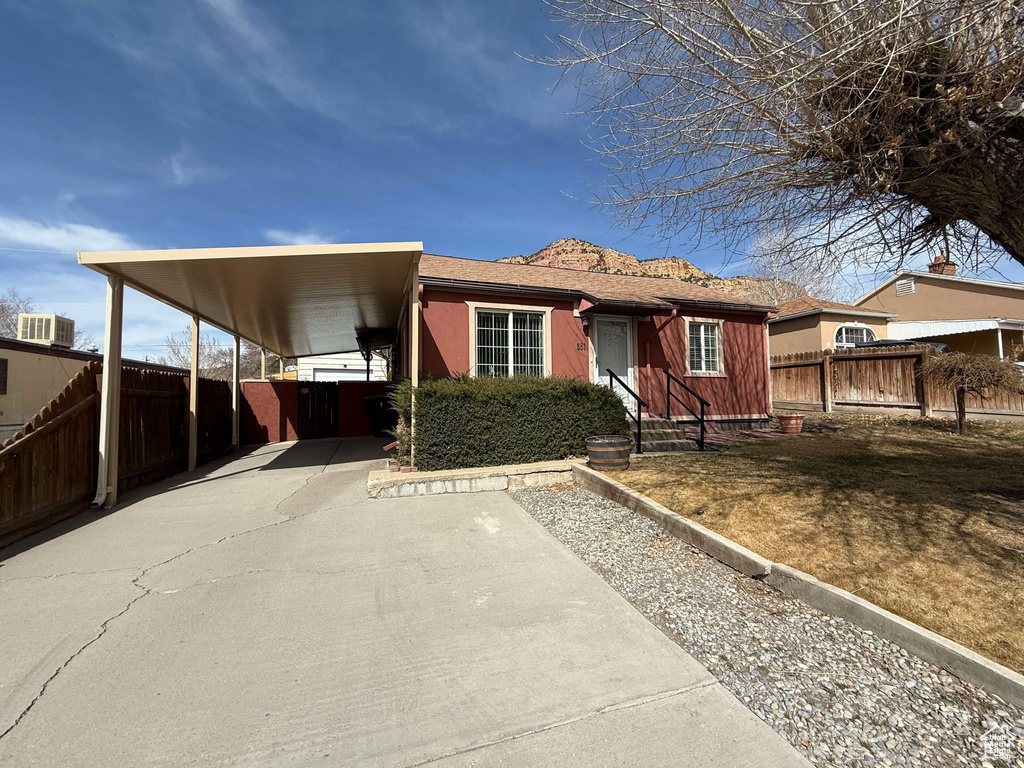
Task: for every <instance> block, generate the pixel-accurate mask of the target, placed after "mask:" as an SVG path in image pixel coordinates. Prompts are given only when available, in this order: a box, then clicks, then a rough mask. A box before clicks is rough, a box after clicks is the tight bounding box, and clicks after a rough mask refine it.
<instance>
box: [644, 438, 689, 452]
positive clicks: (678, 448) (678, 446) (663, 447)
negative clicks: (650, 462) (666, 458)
mask: <svg viewBox="0 0 1024 768" xmlns="http://www.w3.org/2000/svg"><path fill="white" fill-rule="evenodd" d="M642 445H643V449H644V451H645V452H649V453H680V452H683V451H696V450H697V443H695V442H694V441H693V440H644V441H643V443H642Z"/></svg>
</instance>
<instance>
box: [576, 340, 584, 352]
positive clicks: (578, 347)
mask: <svg viewBox="0 0 1024 768" xmlns="http://www.w3.org/2000/svg"><path fill="white" fill-rule="evenodd" d="M586 349H587V342H585V341H577V342H576V351H577V352H585V351H586Z"/></svg>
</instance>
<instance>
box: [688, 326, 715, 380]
mask: <svg viewBox="0 0 1024 768" xmlns="http://www.w3.org/2000/svg"><path fill="white" fill-rule="evenodd" d="M690 371H692V372H693V373H718V371H719V360H718V323H690Z"/></svg>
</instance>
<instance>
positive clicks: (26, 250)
mask: <svg viewBox="0 0 1024 768" xmlns="http://www.w3.org/2000/svg"><path fill="white" fill-rule="evenodd" d="M0 251H19V252H21V253H70V254H71V255H72V256H75V255H77V254H78V251H49V250H45V249H43V248H0Z"/></svg>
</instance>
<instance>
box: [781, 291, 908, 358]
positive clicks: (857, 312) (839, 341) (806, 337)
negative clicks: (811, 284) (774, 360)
mask: <svg viewBox="0 0 1024 768" xmlns="http://www.w3.org/2000/svg"><path fill="white" fill-rule="evenodd" d="M893 317H895V315H892V314H889V313H887V312H876V311H869V310H865V309H862V308H860V307H855V306H853V305H851V304H840V303H839V302H836V301H827V300H825V299H815V298H813V297H811V296H804V297H802V298H799V299H794V300H793V301H787V302H786V303H785V304H781V305H780V306H779V311H778V314H776V315H775V316H774V317H773V318H772V319H771V320H769V321H768V343H769V345H770V347H771V353H772V354H773V355H788V354H791V353H794V352H818V351H820V350H823V349H841V348H843V347H852V346H854V345H855V344H857V343H859V342H866V341H878V340H880V339H887V338H889V337H888V334H887V331H886V326H887V324H888V322H889V320H890V319H891V318H893Z"/></svg>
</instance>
